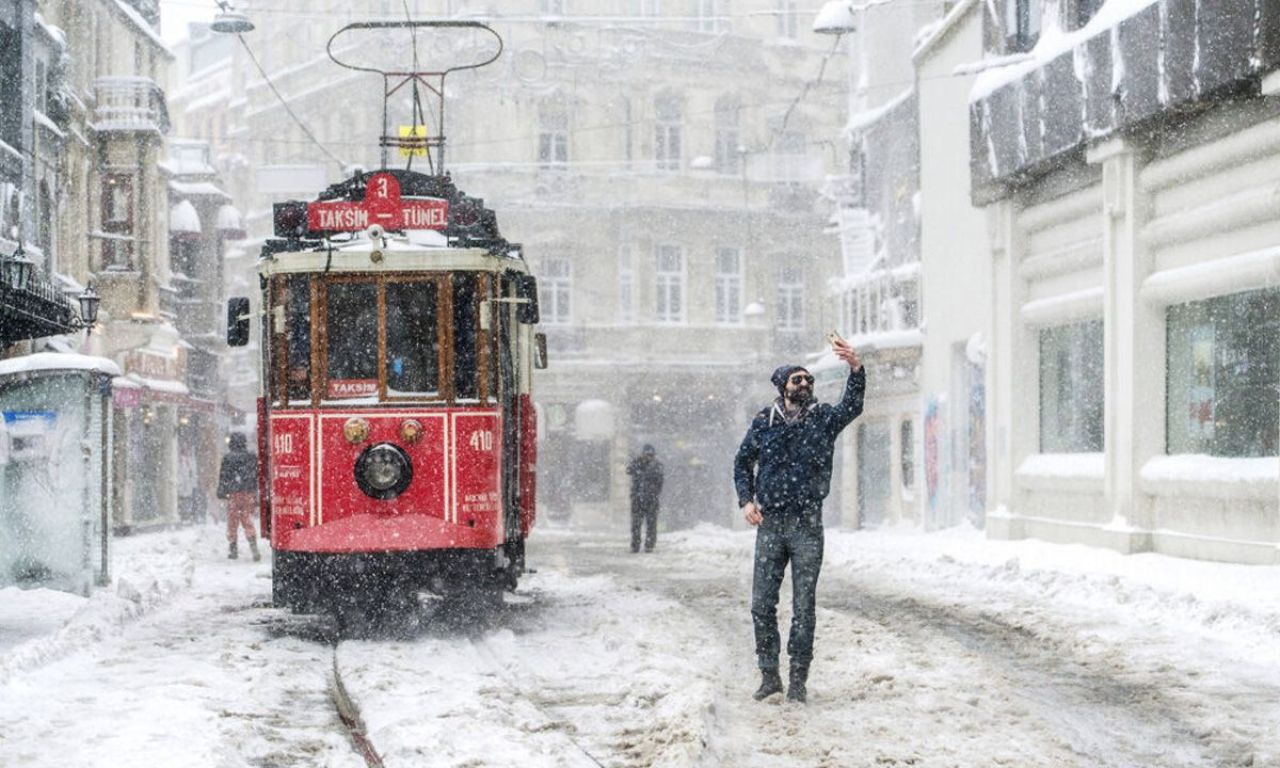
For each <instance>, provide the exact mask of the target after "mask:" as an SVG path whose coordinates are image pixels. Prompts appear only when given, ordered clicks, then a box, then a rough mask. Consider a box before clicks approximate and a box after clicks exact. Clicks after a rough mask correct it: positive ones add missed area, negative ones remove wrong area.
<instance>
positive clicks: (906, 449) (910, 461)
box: [900, 420, 916, 493]
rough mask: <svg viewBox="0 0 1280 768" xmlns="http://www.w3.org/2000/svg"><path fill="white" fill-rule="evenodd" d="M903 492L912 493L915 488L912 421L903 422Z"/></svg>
mask: <svg viewBox="0 0 1280 768" xmlns="http://www.w3.org/2000/svg"><path fill="white" fill-rule="evenodd" d="M900 430H901V431H900V434H901V436H902V449H901V454H902V456H901V458H902V490H903V491H905V492H907V493H910V492H911V490H912V489H913V488H915V455H916V446H915V429H914V428H913V425H912V423H911V421H910V420H907V421H904V422H902V426H901V427H900Z"/></svg>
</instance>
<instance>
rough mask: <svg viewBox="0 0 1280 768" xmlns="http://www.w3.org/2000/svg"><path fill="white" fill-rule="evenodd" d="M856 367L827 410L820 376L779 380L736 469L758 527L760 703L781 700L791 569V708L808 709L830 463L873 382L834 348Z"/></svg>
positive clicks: (791, 370) (754, 586)
mask: <svg viewBox="0 0 1280 768" xmlns="http://www.w3.org/2000/svg"><path fill="white" fill-rule="evenodd" d="M832 349H833V351H834V352H835V354H836V356H837V357H839V358H840V359H841V360H843V361H844V362H846V363H848V365H849V378H848V381H846V382H845V387H844V395H843V396H842V397H841V398H840V402H839V403H837V404H836V405H829V404H826V403H822V404H819V403H818V402H817V401H816V400H815V399H814V395H813V376H812V375H810V374H809V372H808V371H807V370H805V369H804V368H803V367H801V366H798V365H784V366H782V367H780V368H778V369H777V370H776V371H774V372H773V376H772V377H771V381H772V382H773V385H774V386H775V387H777V388H778V399H777V400H775V401H774V402H773V404H772V405H770V406H769V407H767V408H765V409H763V410H761V411H760V412H759V413H758V414H756V417H755V418H754V419H753V420H752V422H751V427H750V428H749V429H748V430H747V434H746V436H745V437H744V438H743V439H742V445H741V446H740V447H739V448H738V455H737V458H736V459H735V461H734V471H733V479H734V485H735V487H736V489H737V493H738V506H739V507H741V508H742V512H743V517H744V518H745V519H746V521H747V523H748V524H750V525H753V526H757V532H756V553H755V566H754V570H753V574H752V582H751V621H752V625H753V627H754V629H755V639H756V661H757V664H758V666H759V667H760V674H761V683H760V688H759V689H758V690H757V691H756V692H755V694H754V697H755V699H756V700H757V701H759V700H761V699H764V698H766V697H768V696H771V695H773V694H775V693H781V692H782V677H781V676H780V675H779V673H778V650H779V648H778V646H779V643H780V639H779V636H778V611H777V608H778V590H779V588H780V587H781V586H782V578H783V572H784V571H785V570H786V567H787V563H788V562H790V563H791V585H792V617H791V634H790V637H789V638H788V640H787V656H788V657H789V658H790V661H791V676H790V685H789V686H788V688H787V699H788V700H790V701H798V702H804V701H805V698H806V696H807V691H806V687H805V686H806V684H807V682H808V678H809V663H810V661H811V660H812V659H813V628H814V623H815V599H816V590H817V585H818V572H819V571H820V570H821V569H822V547H823V534H822V501H823V499H825V498H826V496H827V493H828V491H829V490H830V486H831V455H832V452H833V451H834V450H835V442H836V438H837V437H838V436H839V434H840V432H841V430H843V429H844V428H845V427H847V426H848V425H849V423H850V422H852V421H853V420H854V419H855V418H857V416H858V414H860V413H862V398H863V393H864V392H865V390H866V374H865V372H864V371H863V370H862V362H861V361H860V360H859V359H858V353H857V352H856V351H855V350H854V349H853V347H851V346H849V345H848V344H847V343H845V342H844V341H843V340H838V341H832Z"/></svg>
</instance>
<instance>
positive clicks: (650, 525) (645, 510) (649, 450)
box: [627, 445, 662, 552]
mask: <svg viewBox="0 0 1280 768" xmlns="http://www.w3.org/2000/svg"><path fill="white" fill-rule="evenodd" d="M627 474H628V475H630V476H631V551H632V552H639V551H640V529H641V528H642V527H643V528H644V551H645V552H652V551H653V547H654V545H655V544H657V543H658V497H659V496H661V495H662V462H660V461H658V454H657V451H655V450H654V448H653V446H652V445H645V446H644V448H643V449H642V450H641V451H640V455H639V456H637V457H636V458H634V459H632V460H631V463H630V464H628V465H627Z"/></svg>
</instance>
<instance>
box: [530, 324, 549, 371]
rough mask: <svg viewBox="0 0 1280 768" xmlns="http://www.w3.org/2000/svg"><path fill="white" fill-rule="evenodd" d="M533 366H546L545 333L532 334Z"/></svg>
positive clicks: (541, 368) (541, 367) (538, 367)
mask: <svg viewBox="0 0 1280 768" xmlns="http://www.w3.org/2000/svg"><path fill="white" fill-rule="evenodd" d="M533 367H534V368H537V369H538V370H540V371H541V370H543V369H545V368H546V367H547V334H545V333H535V334H533Z"/></svg>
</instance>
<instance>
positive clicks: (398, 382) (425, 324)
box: [387, 281, 440, 396]
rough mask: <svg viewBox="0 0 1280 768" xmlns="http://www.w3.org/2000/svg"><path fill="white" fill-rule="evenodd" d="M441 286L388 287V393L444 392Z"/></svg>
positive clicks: (435, 284) (403, 284) (433, 283)
mask: <svg viewBox="0 0 1280 768" xmlns="http://www.w3.org/2000/svg"><path fill="white" fill-rule="evenodd" d="M438 303H439V299H438V294H437V283H435V282H434V281H432V282H414V283H388V284H387V394H388V395H391V396H397V395H398V396H406V395H435V394H437V393H438V392H439V391H440V338H439V322H438V320H437V317H436V315H437V311H438V310H439V307H438V306H437V305H438Z"/></svg>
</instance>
